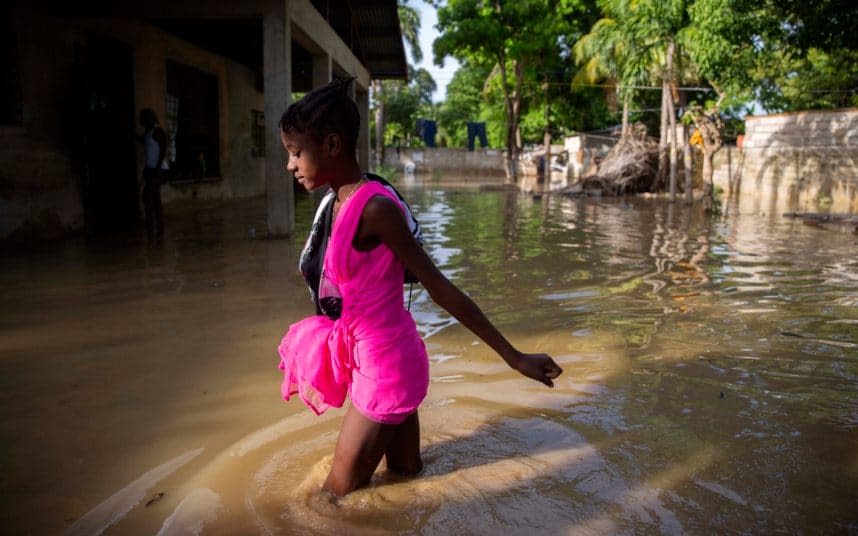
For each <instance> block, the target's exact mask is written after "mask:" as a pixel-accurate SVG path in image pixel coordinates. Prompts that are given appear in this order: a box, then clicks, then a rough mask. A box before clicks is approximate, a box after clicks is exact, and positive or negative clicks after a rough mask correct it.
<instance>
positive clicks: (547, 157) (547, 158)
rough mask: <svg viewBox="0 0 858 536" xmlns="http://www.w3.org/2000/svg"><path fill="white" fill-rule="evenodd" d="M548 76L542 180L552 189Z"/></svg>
mask: <svg viewBox="0 0 858 536" xmlns="http://www.w3.org/2000/svg"><path fill="white" fill-rule="evenodd" d="M548 90H549V86H548V75H546V76H545V131H544V133H543V135H542V144H543V145H544V146H545V165H544V166H543V167H542V169H543V171H544V173H543V177H542V180H543V181H544V183H545V184H547V185H548V186H549V188H550V187H551V94H550V93H549V91H548Z"/></svg>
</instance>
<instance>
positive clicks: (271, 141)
mask: <svg viewBox="0 0 858 536" xmlns="http://www.w3.org/2000/svg"><path fill="white" fill-rule="evenodd" d="M289 4H290V0H282V3H280V4H279V5H278V9H274V10H272V11H270V12H268V13H265V15H264V16H263V19H262V39H263V76H264V80H265V192H266V197H267V198H268V235H269V236H272V237H278V236H287V235H289V234H291V233H292V231H293V230H294V229H295V203H294V192H293V186H292V176H291V173H287V172H286V169H285V168H284V166H283V162H284V149H283V147H282V145H281V143H280V127H279V125H278V122H279V121H280V116H281V115H283V112H284V111H286V108H287V107H288V106H289V104H290V102H291V100H292V35H291V33H292V32H291V23H290V21H289ZM281 6H282V9H279V8H280V7H281Z"/></svg>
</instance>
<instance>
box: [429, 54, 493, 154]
mask: <svg viewBox="0 0 858 536" xmlns="http://www.w3.org/2000/svg"><path fill="white" fill-rule="evenodd" d="M490 71H491V69H490V68H488V67H485V66H482V65H479V64H471V63H468V62H465V63H464V64H463V65H462V66H461V67H460V68H459V69H457V70H456V72H455V73H454V74H453V78H452V79H451V80H450V83H449V84H448V85H447V98H446V100H445V101H444V102H443V103H442V104H441V106H440V109H439V110H438V122H439V132H440V134H441V135H442V136H444V137H445V138H446V140H447V144H448V145H449V146H451V147H464V146H465V145H466V144H467V141H468V136H467V122H468V121H474V120H477V119H478V118H479V117H480V111H481V109H482V106H484V105H491V106H494V107H500V108H502V107H503V103H502V102H499V101H498V102H494V101H489V102H487V101H486V99H487V95H486V94H485V93H484V91H483V86H484V84H485V81H486V78H487V77H488V75H489V72H490Z"/></svg>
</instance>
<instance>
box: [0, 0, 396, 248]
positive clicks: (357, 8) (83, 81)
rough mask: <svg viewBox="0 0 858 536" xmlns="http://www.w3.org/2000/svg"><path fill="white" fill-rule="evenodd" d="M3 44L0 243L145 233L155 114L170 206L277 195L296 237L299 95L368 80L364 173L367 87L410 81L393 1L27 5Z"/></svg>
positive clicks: (16, 11)
mask: <svg viewBox="0 0 858 536" xmlns="http://www.w3.org/2000/svg"><path fill="white" fill-rule="evenodd" d="M0 40H2V43H0V47H2V48H0V57H2V61H3V67H4V69H3V70H4V77H3V81H2V83H0V240H6V239H16V238H17V239H43V238H50V237H55V236H61V235H63V234H66V233H68V232H69V231H74V230H80V229H83V228H84V227H86V228H88V229H91V230H95V231H97V230H102V229H108V230H109V229H116V228H123V227H125V228H127V227H129V226H133V225H134V224H135V223H136V221H137V220H138V218H139V212H140V210H139V208H138V207H139V204H140V195H139V192H140V187H141V186H140V184H139V181H140V178H139V177H140V171H141V168H142V156H141V154H142V153H141V148H140V147H139V146H138V145H139V144H137V143H136V141H135V134H136V133H139V132H140V131H141V129H140V127H139V126H138V125H137V121H136V118H137V114H138V112H139V110H140V109H142V108H152V109H153V110H155V112H156V113H157V115H158V117H159V119H160V123H161V125H162V127H164V129H165V130H166V131H167V132H168V135H169V136H170V138H171V139H170V147H169V159H170V161H171V168H172V171H171V173H170V175H169V180H168V182H167V184H166V185H165V186H163V188H162V196H163V198H164V200H165V201H171V200H175V199H181V198H184V197H191V196H194V197H202V198H233V197H250V196H257V195H263V194H264V195H265V196H266V197H267V207H268V232H269V233H270V234H271V235H275V236H279V235H287V234H289V233H291V231H292V229H293V226H294V213H293V205H294V200H293V183H292V178H291V176H287V173H286V171H285V169H284V166H283V162H284V155H283V150H282V148H281V147H280V138H279V134H278V125H277V122H278V120H279V119H280V116H281V114H282V113H283V111H284V110H285V109H286V107H287V106H288V105H289V104H290V103H291V102H292V97H293V94H295V93H302V92H306V91H309V90H310V89H312V88H315V87H319V86H321V85H324V84H326V83H327V82H329V81H330V80H331V79H332V78H333V77H346V76H348V77H356V80H355V84H354V88H355V91H354V95H353V97H354V99H355V101H356V102H357V104H358V108H359V110H360V113H361V117H362V118H363V119H364V121H363V124H362V129H361V134H360V138H359V140H358V156H359V160H360V162H361V165H362V166H363V167H364V168H366V167H367V165H368V162H369V127H368V118H369V94H368V88H369V85H370V80H371V79H375V78H405V76H406V73H407V71H406V69H407V67H406V60H405V52H404V49H403V45H402V37H401V33H400V29H399V19H398V15H397V4H396V0H343V1H336V2H334V1H330V0H249V1H243V2H232V1H225V0H223V1H210V2H202V1H195V0H170V1H169V2H167V1H159V0H151V1H149V2H137V3H124V2H110V1H87V0H83V1H80V2H58V1H47V0H43V1H39V0H36V1H32V2H24V1H21V0H18V1H12V2H6V3H4V4H3V6H2V7H0Z"/></svg>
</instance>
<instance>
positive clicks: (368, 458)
mask: <svg viewBox="0 0 858 536" xmlns="http://www.w3.org/2000/svg"><path fill="white" fill-rule="evenodd" d="M396 427H397V425H393V424H381V423H377V422H375V421H372V420H370V419H368V418H367V417H365V416H363V415H362V414H361V413H360V412H359V411H358V410H356V409H355V408H354V406H351V407H350V408H349V409H348V411H347V412H346V416H345V418H344V419H343V425H342V427H341V428H340V437H339V438H337V448H336V449H335V450H334V461H333V463H332V464H331V472H330V473H328V478H327V479H326V480H325V484H324V485H323V486H322V490H324V491H327V492H329V493H333V494H334V495H336V496H338V497H342V496H344V495H347V494H349V493H350V492H352V491H354V490H356V489H357V488H359V487H361V486H365V485H366V484H367V483H369V480H370V478H372V474H373V473H374V472H375V468H376V467H378V464H379V462H381V458H382V456H384V452H385V450H387V445H388V444H389V443H390V440H391V439H392V438H393V436H394V433H395V432H396Z"/></svg>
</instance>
